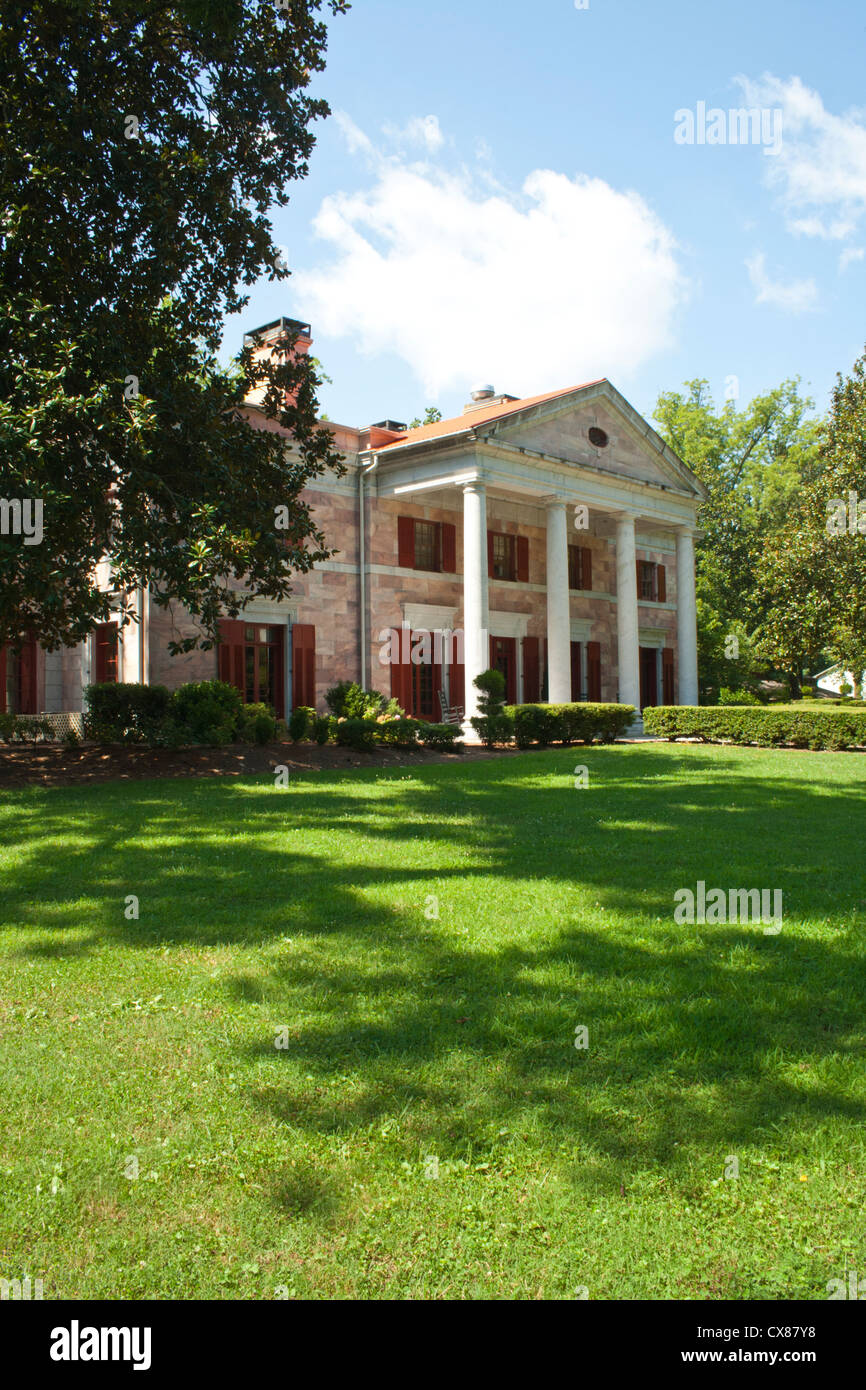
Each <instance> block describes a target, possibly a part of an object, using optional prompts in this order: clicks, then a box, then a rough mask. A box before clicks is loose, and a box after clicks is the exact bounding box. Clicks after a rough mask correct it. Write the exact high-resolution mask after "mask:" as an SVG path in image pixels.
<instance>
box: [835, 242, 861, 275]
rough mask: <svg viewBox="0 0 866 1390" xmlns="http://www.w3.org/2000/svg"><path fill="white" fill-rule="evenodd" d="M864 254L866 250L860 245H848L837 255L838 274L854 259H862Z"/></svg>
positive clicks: (852, 262)
mask: <svg viewBox="0 0 866 1390" xmlns="http://www.w3.org/2000/svg"><path fill="white" fill-rule="evenodd" d="M864 256H866V251H864V249H863V247H862V246H848V247H847V248H846V249H845V250H844V251H843V252H842V254H841V255H840V257H839V274H840V275H841V274H842V272H843V271H845V270H847V269H848V267H849V265H853V264H854V262H855V261H862V259H863V257H864Z"/></svg>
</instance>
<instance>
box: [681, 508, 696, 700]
mask: <svg viewBox="0 0 866 1390" xmlns="http://www.w3.org/2000/svg"><path fill="white" fill-rule="evenodd" d="M677 664H678V666H679V682H678V684H679V689H678V691H677V704H680V705H696V704H697V703H698V624H697V605H696V602H695V537H694V532H693V531H691V530H689V528H688V527H684V528H683V529H682V530H681V531H678V532H677Z"/></svg>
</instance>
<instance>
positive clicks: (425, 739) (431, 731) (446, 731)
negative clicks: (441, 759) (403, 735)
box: [418, 724, 463, 753]
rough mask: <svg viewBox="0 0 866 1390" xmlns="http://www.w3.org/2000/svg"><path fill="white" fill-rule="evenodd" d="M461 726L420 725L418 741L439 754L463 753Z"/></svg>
mask: <svg viewBox="0 0 866 1390" xmlns="http://www.w3.org/2000/svg"><path fill="white" fill-rule="evenodd" d="M461 733H462V730H461V728H460V725H459V724H419V726H418V740H419V742H420V743H423V745H424V747H425V748H432V749H433V750H434V751H435V752H437V753H462V752H463V744H462V742H461V740H460V734H461Z"/></svg>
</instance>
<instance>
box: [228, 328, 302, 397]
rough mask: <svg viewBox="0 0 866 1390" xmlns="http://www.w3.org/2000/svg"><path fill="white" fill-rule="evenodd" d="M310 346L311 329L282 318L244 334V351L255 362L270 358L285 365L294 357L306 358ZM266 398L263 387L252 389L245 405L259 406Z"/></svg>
mask: <svg viewBox="0 0 866 1390" xmlns="http://www.w3.org/2000/svg"><path fill="white" fill-rule="evenodd" d="M293 340H294V342H293ZM312 346H313V339H312V337H311V334H310V325H309V324H308V323H302V322H301V320H300V319H289V318H286V317H285V316H282V317H281V318H278V319H274V320H273V322H271V323H263V324H262V326H261V328H253V329H251V331H250V332H249V333H245V334H244V347H251V348H252V350H253V361H254V362H261V361H263V360H266V359H269V358H272V359H273V360H274V361H275V362H276V363H283V362H287V361H289V360H290V357H293V356H298V357H300V356H304V357H305V356H306V355H307V353H308V352H309V351H310V348H311V347H312ZM265 394H266V392H265V387H264V386H257V387H255V388H254V389H253V390H252V391H250V392H249V393H248V394H247V397H246V403H247V405H261V403H262V401H263V400H264V398H265Z"/></svg>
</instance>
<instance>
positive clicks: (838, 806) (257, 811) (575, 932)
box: [2, 746, 866, 1211]
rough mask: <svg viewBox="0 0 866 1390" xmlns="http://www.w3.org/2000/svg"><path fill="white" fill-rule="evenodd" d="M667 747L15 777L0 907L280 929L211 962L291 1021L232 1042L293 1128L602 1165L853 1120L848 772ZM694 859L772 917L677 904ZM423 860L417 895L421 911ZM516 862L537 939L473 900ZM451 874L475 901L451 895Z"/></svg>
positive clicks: (196, 926) (56, 924) (857, 924)
mask: <svg viewBox="0 0 866 1390" xmlns="http://www.w3.org/2000/svg"><path fill="white" fill-rule="evenodd" d="M678 753H679V756H675V755H674V754H672V752H671V751H668V750H658V749H654V748H652V747H646V746H644V747H642V748H641V749H640V750H639V752H637V751H634V752H632V753H631V754H630V755H628V756H627V757H623V756H622V750H616V749H602V750H599V749H583V748H578V749H572V750H569V751H568V752H566V753H557V754H553V755H547V756H541V757H538V758H528V759H526V760H521V762H520V764H519V765H518V764H517V762H516V761H509V762H507V763H505V762H503V763H501V764H497V763H487V764H475V765H473V766H471V767H467V768H460V767H453V766H447V765H446V766H437V767H436V768H429V769H418V768H413V769H412V770H411V773H410V774H409V775H408V776H407V775H405V774H401V773H393V774H388V775H386V774H383V773H381V772H375V773H373V772H369V773H364V774H363V775H361V776H359V775H358V774H357V773H355V774H354V776H353V778H352V780H351V781H347V780H345V779H343V778H341V777H340V776H338V775H334V774H331V775H328V776H325V777H321V776H318V777H315V776H314V777H310V778H303V779H298V781H297V782H296V783H295V784H294V785H293V786H292V787H291V788H290V789H288V790H286V791H281V790H278V789H275V788H273V787H272V786H271V785H270V784H269V783H267V782H262V781H259V782H255V783H248V782H244V783H238V782H236V781H232V782H226V783H223V782H211V781H209V782H196V783H171V784H166V783H139V784H135V785H129V784H125V785H123V787H122V789H110V791H108V792H107V791H106V789H105V788H104V787H101V788H87V789H82V790H80V791H75V792H64V793H52V794H49V795H47V796H41V797H40V796H37V797H31V798H24V799H22V802H21V805H20V807H18V808H17V811H15V812H14V813H13V814H12V815H11V816H9V817H7V819H6V822H5V825H6V832H7V835H8V834H9V831H10V830H11V831H12V833H13V835H14V836H15V837H16V838H17V839H18V840H19V842H21V843H23V844H25V846H26V848H25V851H24V853H23V863H22V864H21V866H20V868H19V870H18V873H17V877H16V878H15V879H14V880H12V881H9V882H6V883H5V884H4V889H3V902H2V907H3V917H4V920H6V921H12V922H16V923H20V924H21V925H22V926H23V928H24V937H23V940H22V944H21V947H20V951H21V953H22V954H25V955H33V956H36V955H39V954H45V953H58V954H60V953H66V954H70V953H74V952H76V951H78V952H80V953H82V954H85V953H88V952H95V951H97V950H104V949H105V947H106V945H109V946H110V944H111V943H112V942H123V943H125V944H126V945H127V946H132V947H134V948H136V949H140V950H142V951H145V952H147V951H151V950H153V949H154V948H155V947H162V946H163V945H164V944H165V943H174V944H180V945H191V946H196V947H201V946H205V945H212V944H220V945H232V944H236V945H238V946H250V945H253V946H258V945H262V944H264V945H265V946H266V947H267V946H273V947H274V948H275V950H276V948H277V947H279V944H280V942H281V941H282V940H283V939H284V938H286V937H290V938H291V942H292V950H291V952H290V954H289V955H288V956H286V955H285V954H283V953H280V954H275V951H271V952H270V953H269V954H268V955H267V956H266V957H265V958H263V959H262V960H261V961H260V962H258V963H256V964H255V965H253V966H247V967H245V968H244V969H237V970H236V971H235V972H234V975H233V976H232V977H230V978H229V979H228V981H225V980H224V981H223V982H222V983H221V988H224V989H228V991H229V993H230V995H231V996H232V997H233V998H234V1000H235V1002H236V1003H237V1004H239V1005H243V1004H250V1005H252V1004H255V1005H256V1006H258V1007H259V1009H261V1008H262V1006H266V1008H267V1010H268V1011H270V1013H271V1016H272V1022H273V1023H274V1024H278V1025H279V1024H284V1025H286V1026H287V1027H288V1028H289V1046H288V1048H287V1049H286V1050H285V1051H284V1052H278V1051H275V1049H274V1044H273V1036H272V1028H271V1024H270V1023H261V1025H260V1028H259V1032H260V1037H259V1040H258V1041H257V1042H254V1043H253V1044H251V1045H248V1046H247V1045H244V1048H243V1049H242V1050H243V1051H244V1055H245V1056H246V1059H247V1060H248V1061H249V1062H251V1063H252V1062H254V1063H256V1065H257V1068H258V1070H257V1073H256V1075H257V1080H256V1082H255V1087H256V1089H255V1093H254V1094H255V1098H256V1099H257V1102H258V1104H259V1105H260V1107H261V1109H262V1111H263V1113H265V1114H267V1115H269V1116H271V1117H272V1118H273V1119H275V1120H276V1121H277V1122H279V1123H284V1124H286V1125H290V1126H291V1127H292V1128H293V1129H294V1130H300V1131H301V1132H305V1133H309V1134H310V1135H314V1134H322V1133H328V1134H339V1135H344V1136H351V1135H353V1134H357V1133H360V1132H362V1131H364V1130H366V1129H368V1128H369V1127H370V1126H371V1125H380V1124H381V1123H382V1122H383V1121H388V1122H391V1121H392V1120H393V1119H394V1117H403V1118H402V1120H401V1133H402V1135H403V1137H404V1143H405V1151H406V1152H408V1150H409V1148H411V1147H412V1146H413V1145H414V1146H415V1147H416V1148H419V1149H423V1148H425V1147H426V1148H428V1149H429V1150H430V1151H434V1152H436V1153H437V1154H438V1155H439V1156H440V1157H445V1156H447V1155H448V1154H452V1155H454V1156H455V1157H459V1156H464V1155H466V1154H467V1153H470V1152H471V1153H473V1154H476V1155H477V1154H479V1153H485V1154H486V1153H493V1152H494V1151H495V1150H496V1148H497V1144H501V1140H499V1139H498V1138H497V1136H498V1135H499V1133H500V1131H502V1130H505V1131H506V1132H507V1134H508V1135H510V1136H517V1138H518V1139H519V1138H520V1136H521V1135H523V1134H527V1135H531V1134H532V1133H534V1132H536V1131H538V1130H543V1131H544V1132H545V1134H546V1135H547V1136H548V1137H549V1139H550V1140H551V1141H552V1142H554V1143H556V1144H557V1145H559V1146H562V1148H563V1151H564V1152H566V1153H575V1152H576V1151H579V1153H580V1155H581V1156H582V1159H583V1160H584V1161H582V1163H581V1167H580V1169H579V1170H575V1171H576V1173H577V1172H578V1171H579V1173H580V1174H581V1175H582V1176H580V1177H577V1176H576V1178H575V1180H576V1181H589V1182H597V1183H601V1185H602V1186H605V1185H609V1184H611V1183H612V1182H613V1181H614V1176H615V1174H617V1173H618V1172H619V1171H620V1170H621V1169H623V1168H628V1169H630V1170H632V1171H633V1170H635V1169H640V1168H643V1167H658V1166H659V1165H663V1166H675V1165H676V1164H677V1163H678V1161H679V1160H678V1153H677V1151H678V1149H683V1148H686V1147H687V1146H695V1145H700V1146H702V1148H703V1149H704V1150H705V1151H707V1150H709V1151H712V1152H718V1153H719V1154H720V1155H722V1156H723V1155H724V1154H725V1153H727V1152H731V1151H735V1150H736V1146H737V1145H738V1144H744V1143H751V1142H754V1141H755V1139H756V1137H757V1136H758V1135H761V1134H763V1135H769V1134H771V1133H772V1132H773V1131H774V1130H777V1131H778V1130H780V1129H781V1128H784V1129H785V1130H787V1131H788V1132H791V1131H792V1130H794V1129H796V1130H800V1131H803V1132H806V1131H809V1130H812V1131H816V1130H818V1129H820V1127H821V1126H822V1125H824V1124H825V1123H826V1122H827V1121H828V1120H831V1119H832V1120H834V1121H835V1122H837V1123H838V1122H840V1121H841V1122H843V1123H845V1124H850V1125H851V1126H856V1125H857V1124H861V1123H862V1121H863V1118H864V1110H866V1106H864V1104H863V1101H862V1099H861V1098H860V1095H859V1094H858V1093H856V1091H854V1088H852V1084H851V1071H850V1063H851V1061H852V1059H862V1057H863V1052H864V1044H863V1029H862V999H863V996H864V987H866V968H864V960H863V954H862V949H861V935H860V932H861V931H862V924H863V911H862V909H863V901H864V899H866V883H864V875H863V867H862V840H861V835H860V831H859V826H860V825H861V824H862V813H863V801H864V793H863V790H862V789H861V787H860V786H859V785H856V784H852V783H843V784H840V785H828V784H827V782H826V781H824V780H822V779H821V765H820V764H818V763H816V767H815V773H814V775H811V774H809V773H808V772H807V773H802V774H799V773H798V774H797V775H796V776H795V775H793V774H792V772H791V770H790V768H789V769H788V770H786V768H785V765H784V763H782V762H779V763H776V764H775V765H774V767H775V768H776V769H778V772H777V774H776V775H770V774H768V773H767V771H766V770H765V769H766V764H765V763H761V762H760V761H759V760H758V759H752V758H750V757H749V754H748V752H746V753H737V752H734V751H731V752H730V754H721V753H713V754H708V753H705V752H702V751H700V750H688V751H685V750H682V751H681V752H680V750H678ZM777 757H778V758H780V759H782V758H784V757H785V755H784V754H781V755H777ZM577 765H585V766H587V767H588V768H589V788H588V789H587V790H585V791H584V790H580V791H578V790H576V789H575V787H574V784H573V769H574V767H575V766H577ZM804 765H805V764H798V765H797V766H798V767H801V766H804ZM6 804H8V802H7V803H6ZM5 877H6V878H7V879H8V877H9V875H8V874H7V875H6V876H5ZM700 879H703V880H704V881H705V882H706V883H707V884H709V885H718V886H721V887H723V888H725V889H727V888H729V887H738V888H755V887H757V888H761V887H766V888H770V889H773V888H781V889H782V890H783V892H784V895H785V925H784V926H783V930H782V933H781V934H780V935H777V936H765V935H763V933H762V931H761V927H760V926H756V925H754V924H752V925H745V924H744V925H724V926H715V927H714V926H704V927H689V926H682V927H680V926H676V925H675V924H674V922H673V901H674V893H675V892H676V890H677V889H678V888H681V887H694V885H695V884H696V882H697V881H698V880H700ZM431 883H435V885H436V888H435V891H436V892H437V894H439V895H440V896H441V898H442V901H443V903H444V904H445V909H446V910H445V911H444V912H443V920H442V922H441V923H439V922H435V921H434V922H431V921H429V920H427V919H426V918H425V917H424V914H423V906H424V901H425V896H426V895H427V894H428V893H430V892H431V891H433V889H432V888H431ZM37 889H38V891H37ZM536 889H537V892H538V893H539V894H540V896H539V898H538V904H539V906H538V912H539V916H540V919H542V921H543V927H542V929H540V930H539V932H538V934H537V939H534V940H533V939H532V933H529V934H527V932H526V931H525V930H523V928H524V927H525V926H526V925H527V923H526V919H525V917H523V916H521V920H520V921H516V922H515V930H514V931H513V932H510V931H509V929H508V925H507V923H505V924H503V923H502V921H501V920H497V923H496V927H495V930H494V929H491V927H490V920H488V919H497V914H499V917H501V914H502V912H503V910H505V911H507V909H508V904H509V902H511V901H515V902H518V903H519V904H520V908H519V911H520V913H521V914H530V915H531V913H532V911H533V909H532V906H531V903H532V897H531V892H530V890H532V891H536ZM563 889H565V890H569V889H574V890H575V891H576V892H578V893H579V895H580V903H581V907H580V908H579V909H575V908H574V907H573V905H572V904H570V902H569V899H568V893H567V891H566V893H565V896H564V897H563V896H562V890H563ZM128 893H136V894H137V895H139V897H140V902H141V915H140V917H139V919H138V920H132V921H127V920H125V918H124V916H123V902H124V897H125V895H126V894H128ZM449 893H453V894H454V895H455V896H458V897H459V895H460V894H463V895H467V894H468V896H469V898H470V900H471V901H472V903H473V904H475V905H474V906H473V908H472V912H477V914H478V915H477V918H476V917H473V916H472V915H471V914H470V915H468V916H466V918H465V920H463V921H462V922H455V919H454V914H453V913H451V914H450V915H449V912H448V908H447V905H448V902H449ZM528 894H529V896H527V895H528ZM545 895H548V897H549V898H550V899H551V901H552V900H554V899H555V908H550V907H549V906H548V899H547V898H546V897H545ZM557 895H559V896H557ZM460 901H461V902H462V898H461V899H460ZM82 903H86V904H90V906H85V907H82V906H81V904H82ZM588 904H589V907H588V906H587V905H588ZM593 904H597V906H598V913H594V911H591V910H590V909H591V907H592V905H593ZM602 910H603V911H604V913H605V914H607V915H606V918H604V919H600V918H599V915H598V914H600V913H601V912H602ZM461 911H463V909H462V908H461ZM551 914H552V915H551ZM843 918H844V919H845V920H846V922H847V923H848V924H849V929H848V930H847V931H845V930H842V929H841V928H837V929H833V928H832V927H831V926H828V925H824V926H821V927H819V926H818V924H826V923H828V922H833V921H835V922H838V921H839V920H840V919H843ZM604 921H606V922H607V923H608V925H604V924H603V923H604ZM530 923H531V916H530ZM455 925H459V926H461V927H462V929H463V932H464V934H463V935H462V936H461V935H459V934H457V935H455V932H454V927H455ZM71 927H73V928H75V929H76V932H75V934H74V935H73V936H72V937H71V938H70V936H69V934H68V933H69V928H71ZM858 929H859V930H858ZM255 1017H256V1019H257V1020H261V1019H262V1018H263V1017H264V1014H263V1013H261V1012H259V1013H257V1014H256V1015H255ZM578 1025H582V1026H585V1027H586V1028H587V1029H588V1041H589V1046H588V1047H587V1048H586V1049H585V1050H578V1049H576V1048H575V1046H574V1036H575V1028H576V1027H577V1026H578ZM263 1067H264V1069H265V1076H264V1079H262V1068H263ZM268 1068H270V1074H268ZM307 1078H312V1080H311V1081H309V1080H308V1079H307ZM587 1160H588V1162H587ZM292 1181H296V1180H295V1179H293V1180H292ZM328 1200H330V1199H328ZM335 1200H336V1199H335ZM298 1203H300V1204H301V1206H304V1203H307V1208H308V1209H310V1210H314V1209H316V1210H318V1209H320V1208H321V1210H323V1211H324V1210H325V1208H326V1207H327V1205H328V1201H327V1200H326V1197H325V1196H322V1200H321V1202H320V1201H319V1199H318V1198H317V1196H316V1193H315V1192H314V1193H312V1195H310V1196H309V1200H308V1198H307V1197H305V1196H304V1193H303V1192H300V1191H299V1192H298V1193H296V1194H295V1195H294V1196H292V1193H291V1192H290V1193H289V1194H288V1196H287V1197H286V1204H287V1205H288V1206H289V1207H292V1206H293V1204H294V1206H295V1207H297V1205H298Z"/></svg>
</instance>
